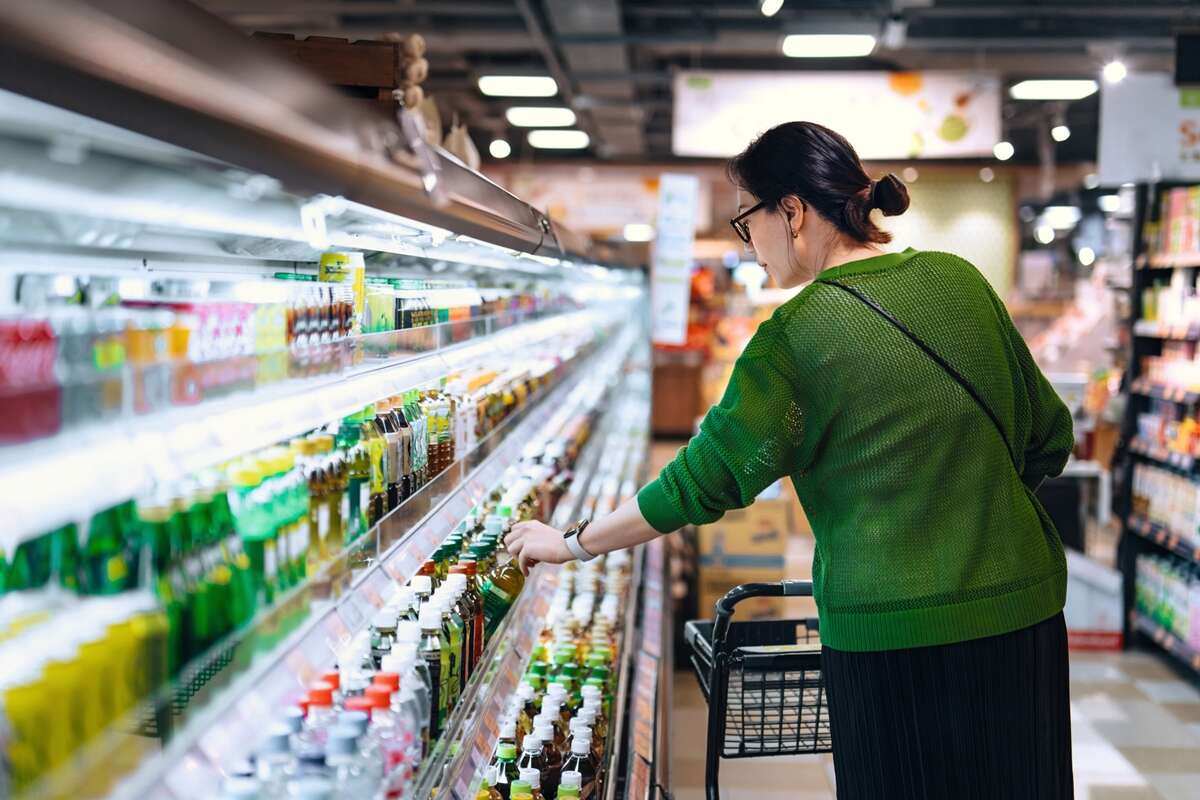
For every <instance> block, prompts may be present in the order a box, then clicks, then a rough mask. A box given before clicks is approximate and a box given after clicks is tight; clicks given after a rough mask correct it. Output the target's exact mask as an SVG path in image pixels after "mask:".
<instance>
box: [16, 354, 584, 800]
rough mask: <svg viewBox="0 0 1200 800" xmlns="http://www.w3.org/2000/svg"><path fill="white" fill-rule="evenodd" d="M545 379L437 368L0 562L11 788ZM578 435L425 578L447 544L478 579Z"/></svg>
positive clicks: (430, 472)
mask: <svg viewBox="0 0 1200 800" xmlns="http://www.w3.org/2000/svg"><path fill="white" fill-rule="evenodd" d="M557 375H558V368H557V367H556V366H555V363H554V361H553V360H549V359H545V358H541V359H529V360H526V361H521V360H519V359H518V360H515V361H514V363H513V365H512V366H511V367H509V368H508V369H506V370H504V371H503V372H494V371H491V370H487V369H478V370H466V371H463V372H461V373H456V374H453V375H449V376H446V378H445V379H444V380H443V381H442V382H441V383H442V386H441V387H440V388H438V389H428V390H422V391H414V392H409V393H407V394H405V395H401V396H396V397H393V398H385V399H383V400H381V401H379V402H378V403H375V404H372V405H371V406H368V407H365V408H364V409H363V411H362V412H360V413H358V414H353V415H350V416H349V417H347V418H345V419H343V420H341V421H340V422H338V423H336V424H332V425H329V426H327V427H325V428H321V429H318V430H316V431H313V432H312V433H310V434H308V435H306V436H301V437H297V438H295V439H292V440H290V441H288V442H286V443H281V444H279V445H277V446H274V447H270V448H267V449H265V450H262V451H259V452H256V453H253V454H251V455H248V456H246V457H243V458H239V459H237V460H235V461H233V462H231V463H229V464H226V465H224V466H223V467H221V468H219V469H215V470H211V471H206V472H204V473H201V474H199V475H196V476H194V477H193V478H192V479H189V480H187V481H183V482H180V483H178V484H175V485H172V486H166V487H160V489H159V490H158V491H156V492H155V493H154V494H153V495H151V496H149V497H144V498H138V499H136V500H131V501H129V502H126V503H122V504H120V505H118V506H116V507H114V508H110V509H106V510H105V511H102V512H100V513H99V514H97V515H95V516H94V517H93V518H92V519H91V520H90V521H88V523H87V524H71V525H68V526H65V527H64V528H61V529H58V530H55V531H51V532H49V533H47V534H45V535H43V536H40V537H37V538H35V539H32V540H29V541H26V542H23V543H22V544H21V545H20V546H18V547H17V548H16V550H15V551H14V552H13V553H12V555H11V556H10V557H9V558H5V559H0V577H3V578H4V585H3V588H4V590H5V593H4V594H3V595H2V596H0V647H2V648H3V650H4V652H5V653H7V654H8V655H9V656H11V657H12V658H11V660H8V659H7V657H6V661H5V663H6V665H8V664H11V665H13V666H14V669H12V670H8V669H6V670H5V674H4V675H3V676H0V708H4V709H5V713H6V714H7V715H9V718H8V720H7V723H8V725H9V726H10V730H12V731H13V732H14V735H13V736H12V737H11V738H10V739H9V740H7V741H6V743H5V746H6V747H7V748H8V751H9V752H8V753H7V754H6V755H7V757H8V758H7V760H5V759H0V763H8V764H11V768H12V774H11V776H9V777H10V779H11V781H12V782H13V785H14V786H15V787H16V788H18V789H20V788H22V787H26V786H29V785H31V784H33V783H35V782H36V781H37V780H38V779H39V778H41V777H43V776H45V775H47V774H49V773H52V772H54V771H55V770H56V769H57V768H59V767H61V766H62V765H63V764H65V763H67V762H68V761H69V760H70V759H71V758H72V755H73V754H74V753H75V752H76V751H78V750H79V749H80V748H82V747H83V746H84V745H86V744H88V743H90V742H92V741H93V740H95V739H96V737H97V736H98V735H99V734H100V733H101V732H102V731H104V730H105V729H106V728H108V727H109V726H110V725H112V724H114V723H116V722H118V721H120V720H122V719H123V718H124V717H125V716H126V715H127V714H129V713H130V712H131V711H133V710H134V709H135V707H137V705H138V703H139V702H140V701H142V700H144V699H147V698H149V697H151V696H152V695H155V694H156V693H157V692H158V691H159V690H160V688H161V687H163V686H165V685H166V684H167V683H168V681H169V680H170V679H172V678H174V677H175V676H178V675H180V674H181V672H182V669H183V667H184V665H186V664H188V663H189V662H190V661H192V660H193V659H196V658H198V657H199V656H201V655H202V654H205V653H207V652H208V651H209V650H210V648H212V647H213V646H214V645H215V644H216V643H218V642H220V641H221V640H223V638H224V637H226V636H227V635H228V634H230V633H231V632H232V631H234V630H236V629H238V628H240V627H242V626H244V625H245V624H246V623H248V622H249V621H250V620H251V619H252V618H253V617H254V616H255V614H256V613H257V612H258V611H260V610H261V609H263V608H264V607H267V606H269V605H271V604H272V603H273V602H277V601H278V599H279V595H280V594H281V592H283V591H285V590H287V589H288V588H290V587H292V586H295V585H297V584H300V583H303V582H305V581H308V582H309V583H311V582H312V579H313V577H314V575H315V574H317V573H318V572H320V570H322V568H323V566H324V564H325V562H326V561H327V560H328V559H330V558H332V557H333V556H335V555H337V554H338V553H339V552H341V551H342V550H343V548H344V547H345V546H346V545H347V544H348V543H352V542H353V541H354V540H355V539H356V538H358V537H361V536H362V535H363V533H364V532H365V531H366V530H367V529H368V528H369V527H370V526H371V525H373V524H374V523H375V522H377V521H378V520H379V519H381V518H382V517H383V516H384V515H386V514H387V513H389V512H390V511H391V510H392V509H393V508H396V507H397V506H399V505H400V504H402V503H403V502H404V501H405V500H406V499H407V498H408V497H409V496H411V495H412V494H413V493H414V492H416V491H418V490H419V489H420V488H421V487H422V486H423V485H424V484H425V483H427V482H428V481H429V480H431V479H432V478H433V477H434V476H436V475H437V474H438V473H439V472H440V471H442V470H443V469H445V468H446V467H447V466H449V465H450V464H451V463H453V462H454V461H455V459H457V458H461V457H462V456H463V455H464V454H465V453H467V452H469V451H470V450H472V449H473V448H474V447H475V445H476V443H477V441H478V440H479V439H480V438H482V437H484V436H486V435H487V434H488V433H489V432H490V431H492V430H493V429H494V428H495V427H496V426H497V425H498V424H499V423H500V422H502V421H503V420H504V419H506V418H507V417H508V416H510V415H511V414H512V413H513V412H515V411H516V410H518V409H520V408H522V407H523V406H524V405H526V404H527V403H528V402H529V399H530V397H531V396H532V395H533V394H534V393H535V392H537V391H538V390H539V389H542V388H544V387H546V386H547V384H548V383H550V382H551V381H552V380H553V379H554V378H555V377H557ZM589 431H590V417H589V416H587V415H586V414H584V415H583V416H578V415H577V416H576V417H575V418H573V419H571V420H570V421H569V424H566V425H563V426H562V428H561V430H560V431H559V437H558V438H556V439H553V440H551V441H549V442H548V443H547V444H546V446H545V447H544V448H540V449H538V450H537V453H536V463H535V464H530V465H528V468H529V469H530V470H532V471H533V472H532V474H533V476H534V477H533V478H529V477H525V476H522V475H511V474H510V475H509V476H508V484H509V485H510V486H516V487H518V489H519V492H520V494H519V495H517V496H513V497H508V499H507V500H506V501H505V502H504V503H503V504H501V503H500V501H501V500H502V499H503V498H502V496H501V495H500V494H496V495H495V496H494V497H492V498H491V499H490V500H489V505H488V506H487V508H486V509H480V510H479V511H478V512H477V513H476V514H474V515H473V516H472V517H471V518H470V519H469V520H467V521H465V522H464V524H463V525H462V526H460V529H459V530H457V531H456V532H455V535H454V536H452V537H451V539H450V540H448V541H447V543H446V545H445V546H444V547H443V549H440V550H438V551H437V552H436V553H435V554H434V557H433V559H432V560H431V561H430V562H429V563H428V564H427V565H426V568H423V573H424V574H428V575H433V574H437V575H438V578H439V579H441V578H446V577H448V567H449V566H450V564H449V563H448V559H449V558H450V556H451V550H450V547H451V544H452V543H454V544H456V545H459V546H461V547H460V549H462V548H466V549H467V552H468V554H469V555H470V556H472V557H474V558H476V559H477V562H476V563H477V575H476V576H468V577H476V578H477V579H478V580H486V579H487V578H488V577H489V576H490V575H491V570H492V568H493V567H496V566H497V564H496V562H497V556H496V552H495V551H496V548H497V546H498V543H499V530H498V528H497V527H496V526H497V523H498V521H501V522H502V521H505V520H508V519H510V518H512V517H513V514H516V515H517V517H518V518H519V517H520V516H522V515H527V514H543V513H546V512H547V511H548V510H549V509H551V508H552V507H553V505H554V503H555V502H556V501H557V498H558V497H559V496H561V494H562V491H563V485H564V482H565V481H566V480H568V479H569V474H570V473H569V467H570V465H571V463H572V462H573V459H574V458H575V456H576V455H577V452H578V447H579V444H580V442H581V441H582V440H583V439H585V438H586V436H587V435H588V433H589ZM535 478H536V480H535ZM531 481H532V482H531ZM530 493H532V495H533V497H532V500H530V499H528V498H526V495H528V494H530ZM505 497H507V496H505ZM493 506H499V508H498V510H497V511H496V514H494V515H491V516H489V513H490V510H491V509H492V507H493ZM485 511H487V512H488V513H485ZM493 516H494V517H495V519H492V517H493ZM471 548H474V551H473V552H472V550H471ZM485 565H486V566H485ZM463 568H464V569H466V568H467V567H466V565H465V564H464V565H463ZM510 572H511V570H510ZM506 574H508V573H506ZM457 580H458V579H455V581H457ZM65 618H71V619H72V620H89V621H91V623H90V624H88V625H81V626H75V625H72V626H71V627H72V630H73V631H74V634H73V635H72V636H69V637H64V636H60V635H58V632H57V626H56V625H54V624H53V623H55V622H56V621H59V620H62V619H65ZM264 644H265V645H268V646H269V645H270V643H264ZM10 648H11V649H10ZM106 675H119V676H121V681H120V682H121V685H120V686H119V687H110V686H107V685H105V686H101V685H99V684H100V683H103V676H106ZM52 687H58V688H52ZM64 687H69V689H70V691H71V692H75V693H78V694H80V695H82V694H86V693H89V692H91V693H95V694H97V697H95V698H93V699H94V702H89V703H83V702H81V703H79V704H75V703H71V704H68V705H67V706H65V707H64V708H65V709H66V710H67V711H68V713H67V714H65V715H61V716H63V717H64V729H63V730H62V731H59V732H58V733H59V734H60V735H54V736H48V735H46V733H45V731H46V730H49V729H50V728H53V725H51V726H50V728H45V725H46V724H47V722H46V715H47V714H48V713H50V712H51V711H52V709H53V706H52V705H48V701H49V698H50V697H53V696H58V695H59V694H60V692H59V691H58V690H59V689H64ZM192 688H193V689H194V688H196V687H192ZM64 690H65V689H64ZM110 690H111V694H110V693H109V692H110ZM21 698H25V702H24V703H23V701H22V700H21ZM76 712H77V713H78V714H79V715H81V717H80V718H79V719H76V718H74V716H73V714H74V713H76ZM54 713H59V712H54Z"/></svg>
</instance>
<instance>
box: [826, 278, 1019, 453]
mask: <svg viewBox="0 0 1200 800" xmlns="http://www.w3.org/2000/svg"><path fill="white" fill-rule="evenodd" d="M817 283H822V284H825V285H826V286H833V287H836V288H838V289H841V290H842V291H843V292H845V293H846V294H848V295H850V296H851V297H854V298H856V299H857V300H859V301H860V302H861V303H862V304H863V305H865V306H866V307H867V308H869V309H871V310H872V311H874V312H875V313H876V314H878V315H879V316H880V317H882V318H883V319H884V320H886V321H887V322H888V323H889V324H890V325H891V326H892V327H894V328H895V329H896V330H898V331H900V333H902V334H904V336H905V337H906V338H907V339H908V340H909V341H910V342H912V343H913V344H915V345H916V346H917V347H919V348H921V351H922V352H924V353H925V355H927V356H929V358H930V359H931V360H932V361H933V362H934V363H935V364H937V365H938V366H939V367H941V368H942V370H943V371H945V373H946V374H947V375H949V376H950V377H951V378H953V379H954V381H955V382H956V383H958V385H959V386H961V387H962V388H963V390H964V391H966V393H967V394H969V395H970V396H971V399H972V400H974V401H975V403H976V404H977V405H978V406H979V407H980V408H981V409H983V413H984V414H986V415H987V418H988V419H990V420H991V421H992V425H994V426H995V427H996V433H998V434H1000V439H1001V440H1002V441H1003V442H1004V447H1005V448H1006V449H1007V450H1008V457H1009V458H1010V459H1012V464H1013V469H1015V470H1016V471H1017V474H1018V475H1020V474H1021V470H1020V468H1019V467H1018V466H1017V454H1016V452H1015V451H1014V450H1013V448H1012V444H1011V443H1010V442H1009V441H1008V435H1007V434H1006V433H1005V432H1004V428H1003V427H1002V426H1001V425H1000V419H999V418H998V417H997V416H996V413H995V412H994V411H992V409H991V406H989V405H988V404H987V403H985V402H984V400H983V397H981V396H980V394H979V392H978V391H976V389H975V387H974V386H973V385H972V384H971V382H970V381H968V380H967V379H966V378H964V377H963V376H962V374H961V373H960V372H959V371H958V370H956V369H955V368H954V367H953V366H951V365H950V362H948V361H946V359H944V358H942V357H941V355H940V354H939V353H938V352H937V351H936V350H934V349H933V348H932V347H930V346H929V345H928V344H926V343H925V341H924V340H923V339H921V338H920V337H919V336H917V335H916V334H915V333H913V332H912V331H911V330H909V329H908V326H907V325H905V324H904V323H903V322H901V321H900V320H898V319H896V317H895V316H894V315H893V314H892V312H890V311H888V310H887V309H886V308H884V307H883V306H881V305H879V303H877V302H875V301H874V300H872V299H871V298H870V297H867V296H866V295H865V294H863V293H862V292H860V291H859V290H858V289H855V288H854V287H853V286H847V285H846V284H844V283H838V282H837V281H831V280H818V281H817Z"/></svg>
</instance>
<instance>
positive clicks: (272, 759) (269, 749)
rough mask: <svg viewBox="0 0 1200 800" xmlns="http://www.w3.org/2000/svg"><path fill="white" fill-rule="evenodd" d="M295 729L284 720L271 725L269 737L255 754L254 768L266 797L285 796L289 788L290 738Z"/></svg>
mask: <svg viewBox="0 0 1200 800" xmlns="http://www.w3.org/2000/svg"><path fill="white" fill-rule="evenodd" d="M292 733H293V731H292V728H291V726H289V725H288V724H287V723H284V722H277V723H274V724H273V725H271V727H270V729H269V730H268V731H267V738H266V739H264V740H263V742H262V744H260V745H259V747H258V752H257V753H256V754H255V756H254V770H255V774H256V775H257V777H258V780H259V785H260V786H261V791H262V795H263V796H264V797H266V798H276V797H283V793H284V790H285V789H286V788H287V773H288V769H289V767H290V766H291V764H292V753H291V747H290V744H289V740H290V738H291V735H292Z"/></svg>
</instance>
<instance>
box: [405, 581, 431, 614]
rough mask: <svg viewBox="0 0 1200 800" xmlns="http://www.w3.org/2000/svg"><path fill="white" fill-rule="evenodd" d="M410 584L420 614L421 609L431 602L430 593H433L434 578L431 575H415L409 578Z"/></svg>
mask: <svg viewBox="0 0 1200 800" xmlns="http://www.w3.org/2000/svg"><path fill="white" fill-rule="evenodd" d="M408 586H409V588H410V589H412V592H413V598H414V600H415V605H416V610H417V614H418V615H419V614H420V613H421V609H422V608H424V607H425V604H426V603H428V602H429V597H430V595H431V594H433V578H432V577H431V576H429V575H413V576H412V577H411V578H409V579H408Z"/></svg>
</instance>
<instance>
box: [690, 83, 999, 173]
mask: <svg viewBox="0 0 1200 800" xmlns="http://www.w3.org/2000/svg"><path fill="white" fill-rule="evenodd" d="M1000 98H1001V86H1000V81H999V79H998V78H997V77H996V76H995V75H993V74H991V73H987V72H732V71H726V72H701V71H692V70H684V71H681V72H678V73H676V75H675V122H674V130H673V132H672V143H671V145H672V150H673V152H674V153H675V155H677V156H701V157H710V158H728V157H730V156H734V155H737V154H738V153H740V152H741V151H742V150H744V149H745V148H746V145H748V144H750V142H751V141H752V140H753V139H754V138H755V137H756V136H758V135H759V134H760V133H762V132H763V131H765V130H767V129H769V128H773V127H775V126H776V125H779V124H780V123H783V122H792V121H798V120H806V121H809V122H817V123H820V124H822V125H825V126H826V127H829V128H832V129H833V130H835V131H837V132H838V133H840V134H842V135H843V136H845V137H846V138H847V139H849V140H850V143H851V144H852V145H854V148H855V149H856V150H857V151H858V155H859V157H860V158H863V159H867V160H877V161H883V160H894V159H906V158H975V157H979V156H989V157H990V156H991V154H992V147H993V146H994V145H995V144H996V142H998V141H999V140H1000V138H1001V137H1000Z"/></svg>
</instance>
